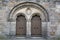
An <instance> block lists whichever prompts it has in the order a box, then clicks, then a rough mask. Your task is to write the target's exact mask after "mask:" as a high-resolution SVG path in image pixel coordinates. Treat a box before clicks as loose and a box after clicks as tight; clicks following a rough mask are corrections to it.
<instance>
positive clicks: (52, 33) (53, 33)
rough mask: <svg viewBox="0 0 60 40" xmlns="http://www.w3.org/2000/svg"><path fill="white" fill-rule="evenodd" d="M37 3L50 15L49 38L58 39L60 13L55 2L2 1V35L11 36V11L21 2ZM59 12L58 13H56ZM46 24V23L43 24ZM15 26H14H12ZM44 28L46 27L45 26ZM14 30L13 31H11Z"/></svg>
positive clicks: (0, 3)
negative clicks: (9, 17)
mask: <svg viewBox="0 0 60 40" xmlns="http://www.w3.org/2000/svg"><path fill="white" fill-rule="evenodd" d="M26 1H30V2H35V3H38V4H40V5H42V6H43V7H44V8H45V9H46V10H47V12H48V14H49V22H47V29H48V30H47V33H48V37H57V36H58V35H60V11H59V8H57V7H56V4H55V2H54V1H50V2H48V1H46V2H44V1H40V2H39V1H36V0H33V1H32V0H18V1H16V0H13V1H12V0H10V1H9V0H5V1H4V0H3V1H2V0H0V34H2V33H3V34H5V35H6V34H8V35H9V31H10V30H9V26H10V25H9V24H10V23H9V22H8V21H7V19H8V16H9V13H10V11H11V9H12V8H13V7H14V6H16V5H17V4H19V3H21V2H26ZM56 10H58V11H56ZM43 24H44V23H43ZM12 26H13V25H12ZM43 26H44V25H43ZM11 30H12V29H11Z"/></svg>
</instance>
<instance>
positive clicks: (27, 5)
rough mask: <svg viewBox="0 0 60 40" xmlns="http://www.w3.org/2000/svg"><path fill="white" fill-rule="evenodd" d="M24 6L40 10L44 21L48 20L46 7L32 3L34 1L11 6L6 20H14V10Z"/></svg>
mask: <svg viewBox="0 0 60 40" xmlns="http://www.w3.org/2000/svg"><path fill="white" fill-rule="evenodd" d="M25 7H33V8H35V9H38V10H40V11H41V12H42V13H43V16H44V17H45V21H46V22H47V21H49V15H48V13H47V11H46V9H45V8H44V7H43V6H42V5H39V4H37V3H34V2H23V3H20V4H18V5H16V6H15V7H13V9H12V10H11V11H10V13H9V16H8V20H11V21H12V20H15V19H14V14H15V12H16V11H18V10H20V9H23V8H25Z"/></svg>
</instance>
